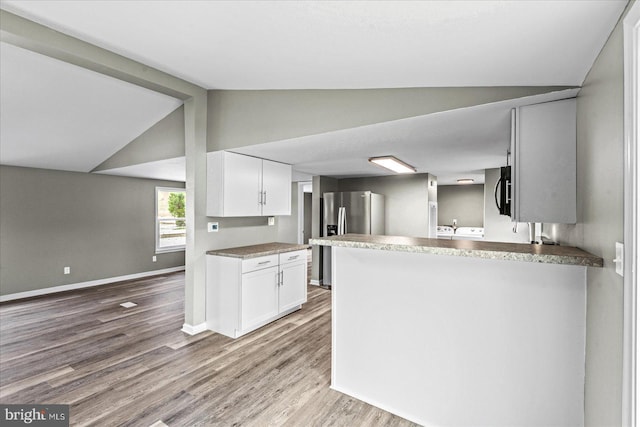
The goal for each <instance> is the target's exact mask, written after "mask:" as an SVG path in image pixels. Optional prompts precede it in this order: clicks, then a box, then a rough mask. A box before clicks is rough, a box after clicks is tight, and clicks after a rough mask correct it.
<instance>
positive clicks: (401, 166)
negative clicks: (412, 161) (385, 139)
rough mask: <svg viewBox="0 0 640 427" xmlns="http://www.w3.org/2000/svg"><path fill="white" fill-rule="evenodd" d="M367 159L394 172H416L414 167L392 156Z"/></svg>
mask: <svg viewBox="0 0 640 427" xmlns="http://www.w3.org/2000/svg"><path fill="white" fill-rule="evenodd" d="M369 161H370V162H371V163H375V164H376V165H378V166H382V167H383V168H386V169H389V170H391V171H394V172H395V173H416V168H414V167H413V166H411V165H408V164H406V163H405V162H403V161H402V160H398V159H396V158H395V157H393V156H381V157H371V158H370V159H369Z"/></svg>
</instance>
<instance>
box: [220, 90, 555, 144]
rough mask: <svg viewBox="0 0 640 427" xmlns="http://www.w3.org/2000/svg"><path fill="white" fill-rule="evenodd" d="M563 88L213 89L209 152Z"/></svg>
mask: <svg viewBox="0 0 640 427" xmlns="http://www.w3.org/2000/svg"><path fill="white" fill-rule="evenodd" d="M564 88H565V87H559V86H557V87H543V86H536V87H507V86H502V87H458V88H401V89H355V90H211V91H209V93H208V96H209V108H208V116H209V117H208V121H207V122H208V126H207V151H217V150H223V149H229V148H237V147H244V146H248V145H254V144H260V143H263V142H270V141H279V140H282V139H288V138H294V137H299V136H306V135H313V134H317V133H324V132H328V131H334V130H339V129H348V128H352V127H356V126H363V125H370V124H374V123H379V122H385V121H390V120H397V119H403V118H407V117H415V116H420V115H424V114H429V113H434V112H438V111H446V110H451V109H455V108H462V107H469V106H473V105H480V104H486V103H490V102H496V101H501V100H505V99H513V98H520V97H523V96H528V95H535V94H539V93H547V92H550V91H552V90H561V89H564Z"/></svg>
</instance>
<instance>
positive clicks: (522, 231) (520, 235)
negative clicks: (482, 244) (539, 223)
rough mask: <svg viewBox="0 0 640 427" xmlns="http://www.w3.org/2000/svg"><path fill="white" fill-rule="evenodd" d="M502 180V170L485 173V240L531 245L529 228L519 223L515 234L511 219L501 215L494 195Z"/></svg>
mask: <svg viewBox="0 0 640 427" xmlns="http://www.w3.org/2000/svg"><path fill="white" fill-rule="evenodd" d="M498 179H500V168H497V169H486V170H485V171H484V239H485V240H486V241H489V242H513V243H529V227H528V225H527V224H526V223H519V224H518V227H517V232H516V233H514V232H513V226H514V223H513V222H511V217H508V216H505V215H500V213H499V212H498V208H497V207H496V202H495V195H494V193H493V191H494V189H495V187H496V183H497V182H498Z"/></svg>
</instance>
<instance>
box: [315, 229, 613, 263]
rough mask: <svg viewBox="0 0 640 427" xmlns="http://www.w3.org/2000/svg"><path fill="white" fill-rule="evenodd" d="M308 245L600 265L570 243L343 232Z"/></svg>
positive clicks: (593, 258) (595, 257)
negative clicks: (539, 243) (556, 243)
mask: <svg viewBox="0 0 640 427" xmlns="http://www.w3.org/2000/svg"><path fill="white" fill-rule="evenodd" d="M309 243H310V244H312V245H320V246H338V247H346V248H362V249H377V250H385V251H396V252H412V253H425V254H433V255H452V256H463V257H473V258H485V259H496V260H508V261H525V262H535V263H546V264H564V265H580V266H585V267H602V265H603V260H602V258H600V257H597V256H595V255H592V254H590V253H588V252H585V251H583V250H582V249H578V248H575V247H572V246H557V245H531V244H526V243H503V242H486V241H478V240H446V239H427V238H419V237H404V236H377V235H368V234H343V235H340V236H330V237H318V238H314V239H311V240H310V241H309Z"/></svg>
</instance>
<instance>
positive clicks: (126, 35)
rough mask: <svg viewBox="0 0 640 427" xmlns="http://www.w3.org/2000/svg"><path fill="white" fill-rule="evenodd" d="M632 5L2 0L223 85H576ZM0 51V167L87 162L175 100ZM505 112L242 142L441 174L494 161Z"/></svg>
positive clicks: (310, 163)
mask: <svg viewBox="0 0 640 427" xmlns="http://www.w3.org/2000/svg"><path fill="white" fill-rule="evenodd" d="M626 3H627V1H626V0H603V1H599V0H584V1H583V0H567V1H565V0H555V1H515V0H513V1H501V0H499V1H492V0H485V1H341V2H337V1H171V0H166V1H152V0H150V1H136V0H133V1H126V2H123V1H99V0H92V1H84V2H83V1H57V0H50V1H30V0H20V1H14V0H0V6H1V7H2V8H3V9H5V10H8V11H10V12H13V13H16V14H18V15H21V16H23V17H26V18H28V19H31V20H33V21H36V22H39V23H42V24H44V25H47V26H49V27H52V28H54V29H57V30H58V31H61V32H64V33H66V34H70V35H72V36H75V37H78V38H80V39H82V40H85V41H88V42H90V43H93V44H95V45H98V46H101V47H104V48H107V49H109V50H112V51H114V52H116V53H119V54H122V55H124V56H127V57H129V58H132V59H135V60H138V61H141V62H143V63H145V64H147V65H149V66H153V67H155V68H158V69H160V70H163V71H166V72H168V73H170V74H173V75H175V76H178V77H182V78H184V79H185V80H188V81H191V82H194V83H196V84H199V85H201V86H203V87H206V88H221V89H291V88H304V89H310V88H330V89H337V88H376V87H378V88H393V87H438V86H451V87H465V86H511V85H513V86H520V85H522V86H536V85H575V86H578V85H581V84H582V82H583V80H584V78H585V76H586V73H587V72H588V71H589V69H590V67H591V65H592V64H593V61H594V60H595V58H596V56H597V54H598V53H599V51H600V49H601V48H602V46H603V45H604V43H605V41H606V39H607V37H608V36H609V34H610V33H611V30H612V29H613V27H614V25H615V23H616V22H617V20H618V18H619V16H620V14H621V12H622V11H623V9H624V7H625V5H626ZM0 47H1V48H2V49H1V50H2V57H1V58H0V59H1V60H2V69H1V71H2V80H1V81H0V83H1V96H2V104H1V107H2V123H1V125H2V135H1V137H2V151H0V156H1V159H0V163H2V164H16V165H21V166H32V167H42V168H50V169H64V170H82V171H88V170H91V169H92V168H93V167H94V166H96V165H97V164H99V163H101V162H102V161H104V160H105V159H107V158H108V157H109V156H110V155H111V154H113V153H114V152H115V151H117V150H118V149H119V148H121V147H122V146H124V145H125V144H126V143H128V142H130V141H131V140H132V139H134V138H135V137H136V136H138V135H139V134H141V133H142V132H143V131H145V130H146V129H147V128H148V127H149V126H151V125H152V124H153V123H155V122H156V121H157V120H159V119H161V118H162V117H164V116H165V115H166V114H168V113H169V112H171V111H173V110H174V109H175V108H176V107H177V106H178V105H179V101H176V100H173V99H172V98H168V97H166V96H164V95H159V94H157V93H153V92H151V91H148V90H146V89H142V88H139V87H136V86H133V85H130V84H128V83H124V82H120V81H118V80H115V79H112V78H109V77H105V76H102V75H99V74H97V73H93V72H90V71H86V70H83V69H80V68H78V67H75V66H72V65H69V64H64V63H60V62H59V61H55V60H52V59H50V58H45V57H41V56H40V55H37V54H34V53H31V52H24V51H21V49H18V48H15V47H11V46H9V45H6V44H4V43H2V44H1V45H0ZM517 102H518V101H517ZM517 102H516V103H517ZM494 107H495V106H494ZM509 108H510V107H509V106H508V105H507V104H504V105H502V106H501V107H500V108H497V107H496V108H493V107H486V108H484V107H478V108H475V109H465V110H462V111H454V112H451V113H450V114H445V113H439V114H436V115H434V116H433V117H430V116H425V117H418V118H413V119H406V120H401V121H397V122H391V123H381V124H377V125H373V126H368V127H363V128H356V129H348V130H344V131H339V132H332V133H329V134H322V135H314V136H309V137H305V138H301V140H300V141H294V142H295V143H296V145H297V146H298V147H305V151H304V152H299V153H297V152H296V151H295V150H294V151H291V152H288V151H287V150H283V149H282V147H287V146H289V145H288V144H291V142H292V141H282V142H274V143H270V144H264V145H263V146H257V147H250V148H241V149H238V150H237V151H242V152H247V153H250V154H253V155H260V156H263V157H266V158H273V159H275V160H279V161H288V162H291V163H293V164H295V165H296V168H298V169H300V171H301V172H308V173H313V174H324V175H337V176H350V175H371V174H383V173H384V172H383V171H382V170H381V169H378V168H375V169H376V170H375V171H374V170H372V169H370V168H371V166H370V165H368V164H367V163H366V159H365V160H364V161H363V158H365V157H369V156H372V155H374V154H396V155H397V156H399V157H401V158H403V159H404V160H406V161H408V162H409V163H413V164H414V165H416V166H417V167H418V168H419V170H421V171H429V172H432V173H437V174H439V176H440V179H441V183H442V179H443V178H445V179H450V180H453V179H454V178H455V177H456V176H470V174H474V173H476V174H478V171H479V170H481V169H483V168H484V167H486V166H485V165H488V164H492V165H494V164H495V162H496V161H497V157H498V153H502V152H504V151H505V149H506V145H505V144H506V143H505V139H504V138H505V135H506V134H505V132H506V131H505V129H507V128H505V123H506V122H505V120H507V118H506V117H507V116H506V111H507V110H508V109H509ZM498 134H499V135H498ZM298 143H301V144H299V145H298ZM296 153H297V154H296ZM287 156H289V157H287ZM291 156H294V157H291ZM295 156H297V157H295ZM500 156H502V155H501V154H500ZM287 159H288V160H287ZM492 167H493V166H492ZM178 168H182V166H180V164H179V162H176V161H174V159H169V160H168V161H166V162H151V163H145V164H143V165H139V167H137V166H132V167H127V168H122V169H120V170H114V171H113V173H114V174H128V175H131V176H147V177H158V178H163V179H174V178H175V177H176V173H177V169H178ZM459 173H460V174H462V175H460V174H459ZM181 174H182V175H184V170H182V171H181ZM447 177H448V178H447Z"/></svg>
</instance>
